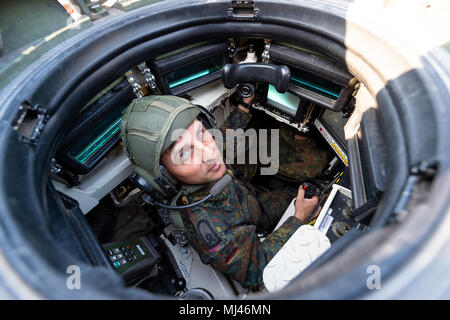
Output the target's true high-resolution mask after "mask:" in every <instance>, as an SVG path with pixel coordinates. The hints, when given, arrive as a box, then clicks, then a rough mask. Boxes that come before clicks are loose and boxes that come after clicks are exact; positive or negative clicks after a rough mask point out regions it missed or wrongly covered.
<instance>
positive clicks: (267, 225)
mask: <svg viewBox="0 0 450 320" xmlns="http://www.w3.org/2000/svg"><path fill="white" fill-rule="evenodd" d="M250 117H251V115H250V114H246V113H244V112H242V111H240V110H239V109H237V108H236V110H234V111H233V112H232V113H231V114H230V116H229V117H228V118H227V121H226V123H225V125H224V126H223V129H224V128H239V127H240V128H245V126H246V125H247V124H248V122H249V120H250ZM232 176H233V175H232ZM206 195H207V191H197V192H195V193H193V194H191V195H189V196H188V197H187V201H186V202H188V203H192V202H196V201H199V200H201V199H203V198H204V197H205V196H206ZM291 199H292V197H291V198H290V199H289V200H291ZM284 209H286V208H285V207H284V208H283V209H282V211H280V212H284ZM267 211H270V210H262V207H261V204H260V203H259V200H258V197H257V196H256V195H255V194H254V193H253V192H251V191H250V190H249V188H248V187H247V186H246V184H245V183H244V182H243V181H242V180H239V179H237V178H234V177H233V179H232V182H231V183H230V184H229V185H227V186H226V187H225V188H224V189H223V191H222V192H221V193H220V194H219V195H217V196H215V197H213V198H211V199H209V200H208V201H205V202H204V203H202V204H200V205H198V206H196V207H193V208H190V209H186V210H184V211H183V212H182V215H181V216H182V220H183V224H184V226H185V228H186V237H187V239H188V240H189V242H190V244H191V246H192V247H193V248H194V249H195V250H196V251H197V252H198V254H199V256H200V258H201V260H202V261H203V262H204V263H206V264H210V265H211V266H212V267H213V268H214V269H216V270H218V271H221V272H223V273H224V274H226V275H228V276H230V277H231V278H233V279H235V280H236V281H238V282H239V283H240V284H241V285H243V286H244V287H247V288H250V289H258V288H260V287H261V285H262V274H263V270H264V268H265V266H266V265H267V263H268V262H269V261H270V260H271V259H272V258H273V257H274V256H275V254H276V253H277V252H278V251H279V250H280V249H281V248H282V246H283V245H284V244H285V243H286V241H287V240H288V239H289V238H290V237H291V236H292V234H293V233H294V232H295V231H296V230H297V229H298V228H299V227H300V226H301V225H302V222H301V221H300V220H299V219H298V218H296V217H290V218H289V219H287V220H286V221H285V222H284V223H283V225H282V226H281V227H280V228H278V229H277V230H276V231H275V232H272V233H270V234H268V235H267V236H266V238H265V240H264V241H260V238H259V237H258V235H257V234H258V233H259V232H261V231H264V230H267V229H270V230H269V232H270V231H271V230H273V228H274V226H275V225H276V223H277V222H278V219H279V218H280V216H277V217H276V218H274V217H270V216H269V215H270V213H268V212H267ZM274 220H276V221H274Z"/></svg>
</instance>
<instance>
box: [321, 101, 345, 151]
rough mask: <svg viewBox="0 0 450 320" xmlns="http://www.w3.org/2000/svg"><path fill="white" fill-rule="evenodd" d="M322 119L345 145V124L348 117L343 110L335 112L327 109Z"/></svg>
mask: <svg viewBox="0 0 450 320" xmlns="http://www.w3.org/2000/svg"><path fill="white" fill-rule="evenodd" d="M320 120H321V121H322V123H324V124H325V125H326V126H327V128H328V129H329V130H330V131H331V132H332V133H333V134H334V135H335V137H336V138H337V139H338V140H339V142H340V143H341V144H342V145H345V132H344V126H345V124H346V123H347V121H348V119H347V118H344V116H343V114H342V112H334V111H331V110H328V109H327V110H325V111H324V112H323V113H322V116H321V117H320Z"/></svg>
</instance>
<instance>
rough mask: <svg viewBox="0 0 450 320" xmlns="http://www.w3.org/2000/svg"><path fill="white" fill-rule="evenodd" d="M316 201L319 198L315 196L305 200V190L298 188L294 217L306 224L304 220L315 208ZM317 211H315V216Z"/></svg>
mask: <svg viewBox="0 0 450 320" xmlns="http://www.w3.org/2000/svg"><path fill="white" fill-rule="evenodd" d="M318 201H319V197H317V196H314V197H312V198H311V199H305V190H303V188H302V187H301V186H300V187H299V188H298V193H297V199H296V200H295V216H296V217H297V218H299V219H300V220H302V221H303V222H305V223H306V222H307V221H306V220H307V219H308V217H309V215H310V214H311V212H312V211H313V210H314V208H315V207H316V205H317V202H318ZM319 211H320V210H317V212H316V214H317V213H318V212H319Z"/></svg>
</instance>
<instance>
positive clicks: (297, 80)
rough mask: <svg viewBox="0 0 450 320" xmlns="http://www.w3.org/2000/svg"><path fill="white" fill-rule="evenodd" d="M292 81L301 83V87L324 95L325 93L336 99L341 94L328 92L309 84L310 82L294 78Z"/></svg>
mask: <svg viewBox="0 0 450 320" xmlns="http://www.w3.org/2000/svg"><path fill="white" fill-rule="evenodd" d="M291 80H294V81H295V82H297V83H299V84H301V85H304V86H306V87H309V88H312V89H315V90H318V91H320V92H322V93H325V94H327V95H330V96H332V97H335V98H337V97H339V93H336V92H334V91H331V90H327V89H325V88H322V87H319V86H317V85H315V84H313V83H311V82H308V81H305V80H300V79H297V78H294V77H291Z"/></svg>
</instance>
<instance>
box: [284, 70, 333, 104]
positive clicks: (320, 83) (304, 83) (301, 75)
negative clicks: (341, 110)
mask: <svg viewBox="0 0 450 320" xmlns="http://www.w3.org/2000/svg"><path fill="white" fill-rule="evenodd" d="M290 83H292V84H294V85H296V86H299V87H302V88H304V89H307V90H309V91H312V92H314V93H317V94H319V95H321V96H324V97H326V98H328V99H332V100H336V99H337V98H338V97H339V94H340V92H341V89H342V86H340V85H338V84H336V83H334V82H332V81H329V80H326V79H323V78H320V77H318V76H316V75H313V74H312V73H309V72H306V71H301V70H297V69H292V70H291V79H290Z"/></svg>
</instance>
